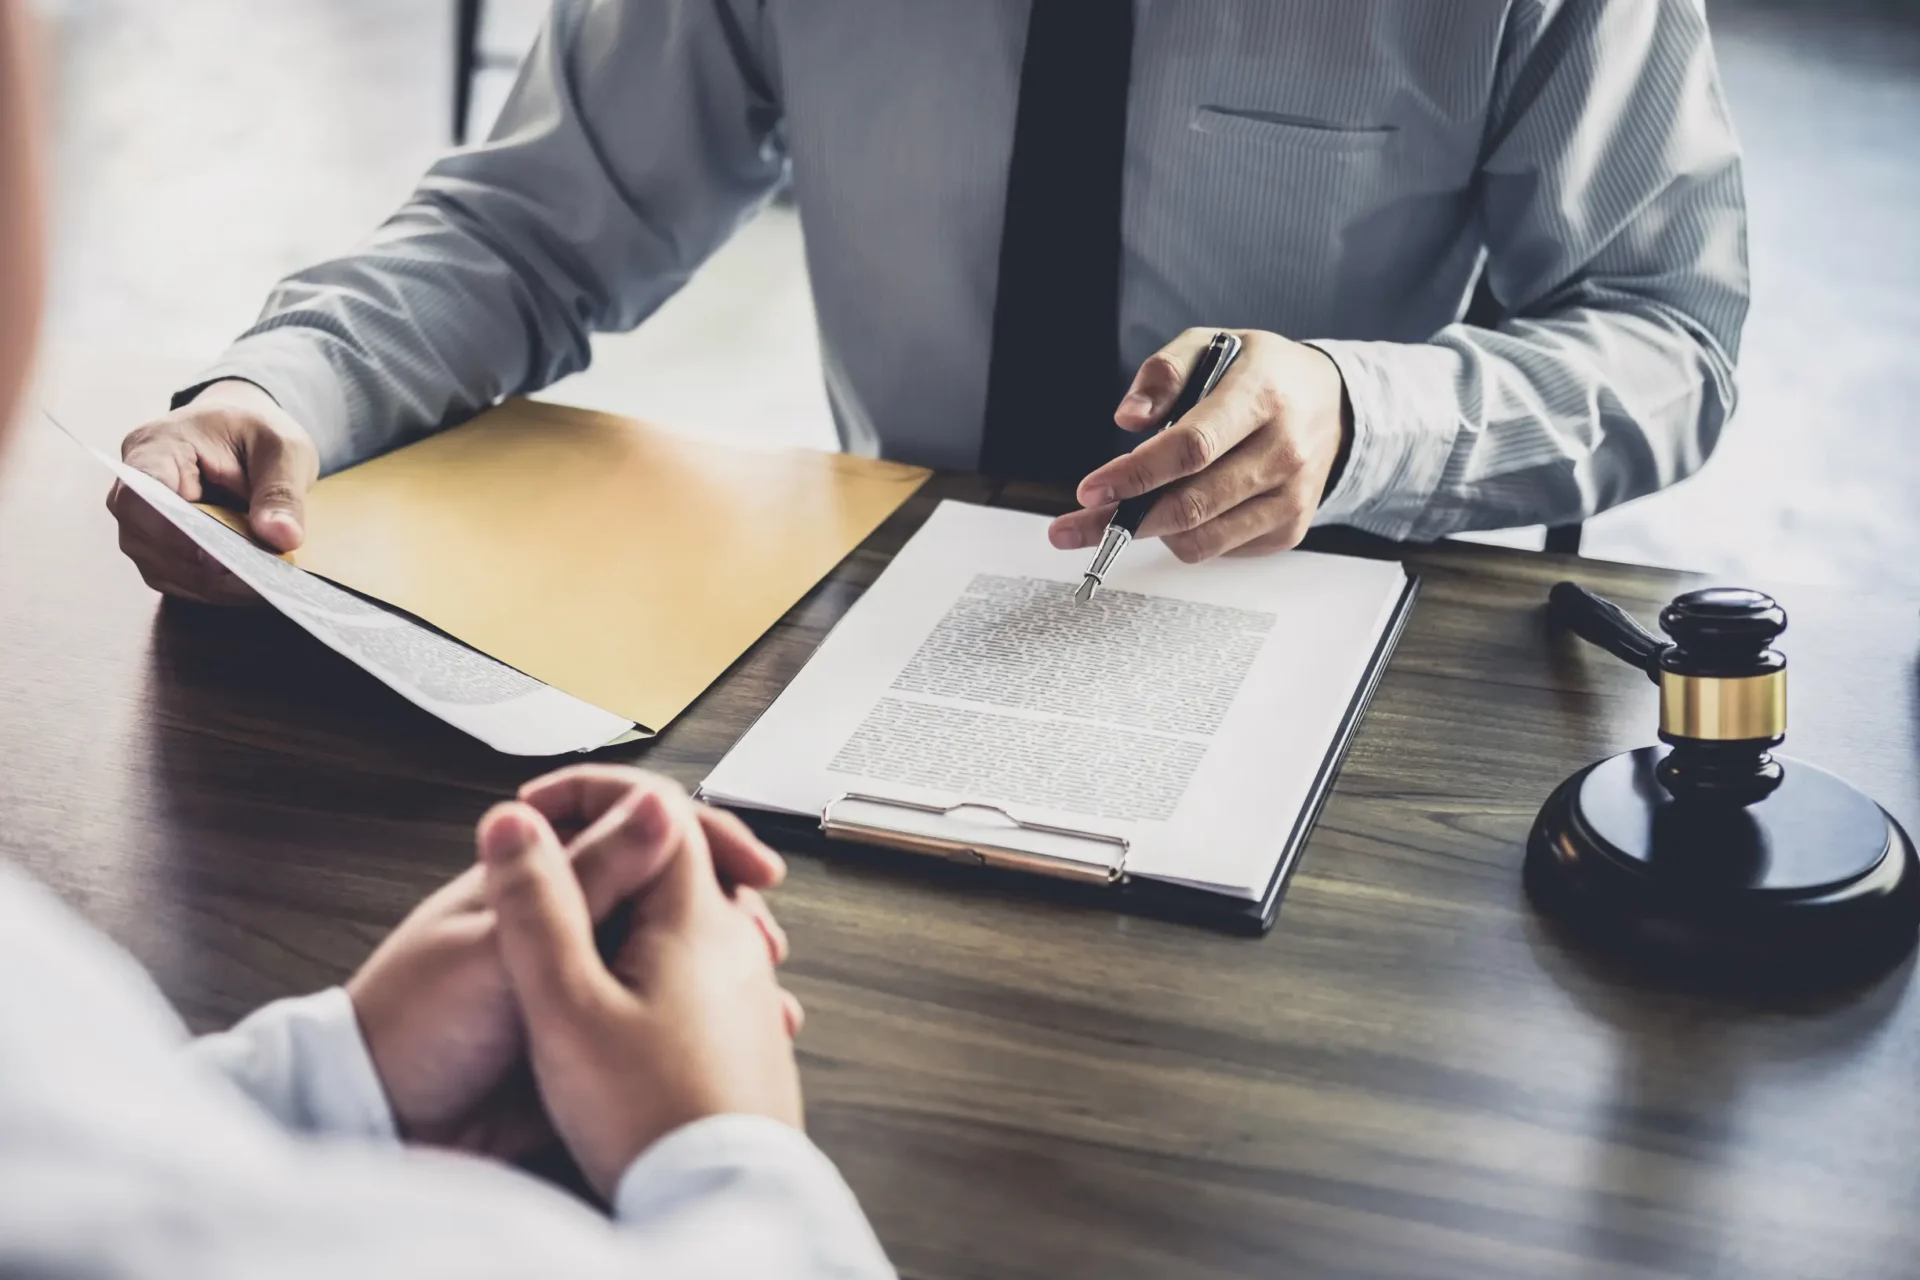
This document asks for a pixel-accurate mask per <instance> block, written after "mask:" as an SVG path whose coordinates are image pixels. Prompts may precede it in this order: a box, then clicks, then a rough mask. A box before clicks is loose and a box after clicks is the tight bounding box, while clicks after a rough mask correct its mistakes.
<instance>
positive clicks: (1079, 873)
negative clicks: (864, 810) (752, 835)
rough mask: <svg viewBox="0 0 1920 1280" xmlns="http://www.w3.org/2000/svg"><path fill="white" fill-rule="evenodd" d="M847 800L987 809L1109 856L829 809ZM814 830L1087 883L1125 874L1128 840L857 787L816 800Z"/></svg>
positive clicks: (922, 808)
mask: <svg viewBox="0 0 1920 1280" xmlns="http://www.w3.org/2000/svg"><path fill="white" fill-rule="evenodd" d="M850 804H868V805H879V806H882V807H885V808H890V809H901V810H907V811H910V812H913V813H920V814H928V815H931V816H933V817H946V816H948V815H950V814H953V813H956V812H958V811H959V810H962V809H983V810H985V811H987V812H988V813H996V814H999V815H1000V816H1001V817H1002V818H1005V819H1006V820H1007V821H1008V822H1010V823H1012V824H1013V825H1014V826H1015V827H1016V828H1018V829H1019V830H1021V831H1032V832H1036V833H1038V834H1040V835H1047V836H1058V837H1062V838H1064V839H1069V840H1080V841H1085V842H1087V843H1090V844H1100V845H1106V846H1108V847H1109V848H1110V849H1112V850H1113V856H1112V858H1111V859H1110V860H1109V861H1107V862H1104V863H1102V862H1084V861H1080V860H1078V859H1074V858H1064V857H1055V856H1052V855H1050V854H1045V853H1035V852H1034V851H1032V850H1031V849H1009V848H1007V847H1006V846H1004V845H998V844H993V843H991V842H990V841H986V840H981V839H979V838H977V837H974V838H959V837H953V836H941V835H933V834H930V833H926V832H920V831H902V830H900V829H899V828H897V827H887V826H881V825H879V824H877V823H873V822H861V821H858V820H856V819H853V818H848V817H845V816H844V815H843V814H837V813H835V810H836V809H842V810H844V807H845V806H847V805H850ZM820 831H821V834H823V835H826V836H829V837H831V838H834V839H838V840H850V841H852V842H854V843H856V844H870V845H878V846H880V847H882V848H887V849H901V850H905V851H906V852H909V853H925V854H931V855H932V856H934V857H937V858H946V859H948V860H949V861H953V862H967V863H972V864H974V865H975V866H984V867H1005V868H1010V869H1012V870H1015V871H1028V872H1032V873H1033V874H1035V875H1043V876H1054V877H1056V878H1058V879H1062V880H1078V881H1082V882H1084V883H1090V884H1118V883H1119V882H1120V881H1121V880H1123V879H1124V878H1125V877H1126V868H1127V851H1128V842H1127V838H1126V837H1125V836H1114V835H1107V834H1105V833H1103V832H1097V831H1077V830H1075V829H1074V828H1072V827H1056V826H1052V825H1050V824H1048V823H1044V822H1029V821H1027V820H1026V819H1025V818H1016V817H1014V816H1013V815H1012V814H1011V813H1008V812H1007V811H1006V810H1005V809H1002V808H1001V807H1000V806H999V805H995V804H979V803H975V802H971V801H962V802H961V803H959V804H946V805H941V804H921V803H919V802H917V801H913V800H900V799H895V798H892V797H889V796H876V795H868V794H866V793H864V792H859V791H843V792H841V793H840V794H839V795H837V796H835V797H834V798H833V799H831V800H829V801H827V803H826V804H825V805H824V806H822V808H821V810H820Z"/></svg>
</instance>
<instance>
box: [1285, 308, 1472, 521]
mask: <svg viewBox="0 0 1920 1280" xmlns="http://www.w3.org/2000/svg"><path fill="white" fill-rule="evenodd" d="M1306 345H1307V346H1310V347H1312V348H1314V349H1315V350H1317V351H1321V352H1324V353H1325V354H1326V356H1327V358H1328V359H1330V360H1332V361H1333V363H1334V364H1335V365H1336V366H1338V368H1339V370H1340V377H1341V379H1342V380H1343V381H1344V382H1345V383H1346V385H1347V399H1348V402H1349V403H1350V404H1352V406H1353V448H1352V450H1351V451H1350V452H1349V454H1348V456H1347V469H1346V471H1345V472H1344V473H1343V474H1342V475H1341V477H1340V483H1339V484H1337V485H1335V486H1334V487H1333V492H1331V493H1329V494H1328V495H1327V496H1326V499H1325V500H1324V501H1323V502H1321V504H1320V510H1319V512H1318V513H1317V514H1316V515H1315V516H1314V523H1315V524H1346V525H1352V526H1353V527H1355V528H1357V529H1364V530H1365V531H1367V532H1368V533H1373V534H1378V535H1379V536H1381V537H1383V538H1391V539H1393V540H1394V541H1396V542H1403V541H1406V540H1407V539H1409V538H1411V537H1413V536H1415V532H1416V530H1417V529H1418V528H1419V525H1420V520H1421V517H1422V516H1424V515H1425V514H1426V511H1427V507H1428V505H1429V504H1430V503H1431V502H1432V500H1433V496H1434V493H1435V491H1436V490H1438V488H1439V487H1440V480H1441V477H1442V475H1443V474H1444V472H1445V470H1446V465H1447V459H1448V457H1450V456H1451V455H1452V453H1453V445H1454V438H1455V436H1456V435H1457V434H1458V432H1459V425H1460V410H1459V391H1458V389H1457V387H1456V384H1455V371H1456V367H1457V365H1458V363H1459V357H1458V356H1457V355H1456V354H1455V353H1453V352H1451V351H1448V350H1446V349H1445V348H1442V347H1435V346H1428V345H1424V344H1419V343H1400V342H1353V341H1347V340H1344V339H1329V340H1324V341H1322V340H1314V341H1311V342H1308V343H1307V344H1306Z"/></svg>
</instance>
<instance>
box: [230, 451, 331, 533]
mask: <svg viewBox="0 0 1920 1280" xmlns="http://www.w3.org/2000/svg"><path fill="white" fill-rule="evenodd" d="M246 461H247V480H248V484H249V491H248V494H247V524H248V526H249V527H250V528H251V529H252V530H253V534H254V536H255V537H256V538H259V539H260V541H262V542H264V543H266V544H267V545H268V546H270V547H272V548H273V549H274V550H276V551H292V550H294V549H295V548H297V547H298V546H299V545H300V544H301V543H302V542H304V541H305V540H306V536H307V489H308V488H309V487H310V486H311V485H312V484H313V480H314V477H315V476H316V475H317V474H318V473H319V470H320V465H319V460H318V459H317V458H316V457H315V455H314V451H313V445H312V444H311V443H309V442H308V441H306V440H304V439H301V438H299V437H297V436H294V437H290V436H287V435H283V434H282V433H280V432H278V431H274V430H273V429H272V428H270V427H267V426H265V425H258V426H256V427H255V428H254V430H253V431H251V432H250V433H249V435H248V438H247V441H246Z"/></svg>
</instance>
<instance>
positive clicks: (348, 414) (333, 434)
mask: <svg viewBox="0 0 1920 1280" xmlns="http://www.w3.org/2000/svg"><path fill="white" fill-rule="evenodd" d="M225 378H237V379H239V380H240V381H242V382H251V383H252V384H253V385H254V386H256V387H259V388H260V389H261V390H262V391H264V392H266V393H267V394H268V395H270V396H272V397H273V398H274V400H275V401H276V402H277V403H278V404H279V406H280V407H281V408H282V409H285V410H286V411H287V414H288V416H290V417H291V418H292V419H293V420H294V421H295V422H297V423H299V424H300V425H301V426H302V427H305V428H306V431H307V434H308V435H309V436H312V437H313V444H314V448H315V449H317V450H318V451H319V454H320V474H321V475H327V474H329V473H330V472H334V471H338V470H340V469H341V468H342V467H348V466H352V465H353V464H354V463H355V462H357V461H359V458H358V457H357V456H356V454H355V447H354V440H353V409H352V406H351V405H350V404H349V403H348V398H347V390H346V388H347V382H346V379H345V378H343V377H342V376H341V373H340V371H339V370H338V369H336V368H334V366H333V362H332V361H331V360H329V359H328V358H327V354H326V351H325V349H324V347H323V345H322V344H320V343H317V342H316V341H315V340H314V338H313V336H312V335H311V334H310V333H307V334H303V333H301V332H300V331H299V330H298V329H296V328H292V327H288V328H283V329H265V330H262V331H260V332H258V333H250V334H248V335H246V336H245V337H243V338H241V339H240V340H239V341H238V342H235V343H234V344H233V345H232V346H230V347H228V348H227V351H226V354H225V355H223V356H221V357H220V360H219V362H218V363H217V364H215V365H214V366H213V367H212V368H210V369H206V370H204V371H203V372H202V373H201V374H200V376H199V377H198V378H195V379H194V380H193V383H192V385H190V386H188V387H187V388H186V389H185V390H183V391H181V392H179V393H178V394H176V395H175V396H174V397H173V405H174V407H175V408H179V407H180V405H182V404H184V403H186V401H188V400H190V399H192V398H193V397H194V396H196V395H198V394H200V392H201V391H202V390H204V389H205V388H206V387H207V385H208V384H210V383H214V382H219V381H221V380H222V379H225Z"/></svg>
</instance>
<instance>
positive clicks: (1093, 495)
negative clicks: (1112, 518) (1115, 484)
mask: <svg viewBox="0 0 1920 1280" xmlns="http://www.w3.org/2000/svg"><path fill="white" fill-rule="evenodd" d="M1113 500H1114V497H1113V488H1112V486H1110V485H1104V484H1103V485H1101V486H1100V487H1099V488H1097V489H1089V490H1087V492H1086V495H1085V496H1084V497H1083V498H1081V499H1080V504H1081V505H1082V506H1087V507H1104V506H1105V505H1107V503H1109V502H1112V501H1113Z"/></svg>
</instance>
